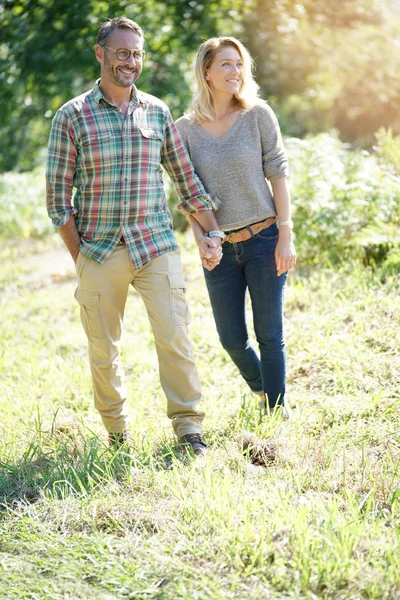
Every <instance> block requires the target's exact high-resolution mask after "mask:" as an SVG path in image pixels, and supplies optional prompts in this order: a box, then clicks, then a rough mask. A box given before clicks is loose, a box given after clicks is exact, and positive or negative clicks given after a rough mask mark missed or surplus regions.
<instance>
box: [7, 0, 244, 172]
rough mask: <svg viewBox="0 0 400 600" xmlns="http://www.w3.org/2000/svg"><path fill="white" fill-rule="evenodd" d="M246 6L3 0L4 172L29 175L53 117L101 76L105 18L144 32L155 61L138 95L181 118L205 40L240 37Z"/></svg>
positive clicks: (237, 2) (192, 1)
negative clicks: (193, 62)
mask: <svg viewBox="0 0 400 600" xmlns="http://www.w3.org/2000/svg"><path fill="white" fill-rule="evenodd" d="M3 1H4V0H3ZM247 1H248V0H219V1H218V0H201V1H199V2H197V1H196V0H166V1H164V2H162V1H160V0H137V1H136V2H135V3H134V4H133V3H132V4H131V3H129V2H128V1H127V0H119V1H116V0H110V1H109V2H105V1H102V0H96V1H95V0H86V2H81V0H5V4H4V6H3V7H1V6H0V39H1V46H0V103H1V106H2V111H1V116H0V144H1V146H2V148H3V149H6V152H3V153H2V154H1V155H0V171H5V170H11V169H14V168H19V169H22V170H23V169H30V168H32V166H33V165H34V161H35V159H37V158H38V157H40V155H39V150H40V148H42V147H44V146H45V145H46V142H47V137H48V131H49V127H50V122H51V117H52V116H53V115H54V112H55V111H56V110H57V108H58V107H59V106H61V105H62V104H63V103H64V102H66V101H67V100H69V99H70V98H71V97H73V96H75V95H77V94H79V93H81V92H83V91H85V90H86V89H89V88H90V87H91V86H92V85H93V82H94V80H95V79H96V78H97V77H98V73H99V69H98V63H97V62H96V61H95V59H94V46H95V37H96V34H97V31H98V29H99V27H100V25H101V23H102V22H103V21H104V20H105V19H106V18H107V17H113V16H117V15H125V16H128V17H130V18H132V19H133V20H137V21H138V22H139V24H140V25H141V26H142V28H143V29H144V31H145V34H146V38H147V40H148V42H147V49H148V51H149V60H148V62H147V64H146V66H145V69H144V71H143V74H142V76H141V78H140V88H141V89H143V90H144V91H148V92H149V93H152V94H154V95H157V96H159V97H161V98H162V99H163V100H165V101H166V102H167V103H168V104H169V105H170V107H171V109H172V111H173V113H174V114H175V115H176V116H178V115H179V114H181V113H182V111H183V110H184V109H185V107H186V106H187V104H188V102H189V98H190V89H189V77H188V71H189V67H190V64H189V63H190V58H191V56H192V53H193V51H194V50H195V49H196V47H197V46H198V45H199V44H200V43H201V42H202V41H203V40H204V39H205V38H207V37H210V36H212V35H217V34H220V33H232V32H234V33H235V32H236V31H238V23H240V20H238V15H239V11H244V10H246V6H247V4H246V2H247Z"/></svg>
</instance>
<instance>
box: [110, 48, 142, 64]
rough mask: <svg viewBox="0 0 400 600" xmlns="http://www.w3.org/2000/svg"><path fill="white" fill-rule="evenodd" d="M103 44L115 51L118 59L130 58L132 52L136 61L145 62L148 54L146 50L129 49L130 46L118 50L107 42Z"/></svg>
mask: <svg viewBox="0 0 400 600" xmlns="http://www.w3.org/2000/svg"><path fill="white" fill-rule="evenodd" d="M101 46H102V47H103V48H108V50H112V51H113V52H115V54H116V55H117V58H118V60H129V59H130V57H131V54H132V55H133V58H134V59H135V61H136V62H143V61H144V59H145V58H146V56H147V55H146V52H145V51H144V50H129V48H118V50H114V48H110V46H106V45H105V44H101Z"/></svg>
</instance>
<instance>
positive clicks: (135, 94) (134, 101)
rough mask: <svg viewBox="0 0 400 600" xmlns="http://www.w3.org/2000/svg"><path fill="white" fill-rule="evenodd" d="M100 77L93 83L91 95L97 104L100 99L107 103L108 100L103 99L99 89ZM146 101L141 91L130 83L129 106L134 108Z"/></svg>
mask: <svg viewBox="0 0 400 600" xmlns="http://www.w3.org/2000/svg"><path fill="white" fill-rule="evenodd" d="M99 84H100V79H98V80H97V81H96V83H95V86H94V88H93V97H94V99H95V101H96V102H97V104H100V100H103V101H104V102H107V104H108V100H106V99H105V97H104V94H103V92H102V91H101V89H100V85H99ZM147 102H148V101H147V100H146V98H145V97H144V96H143V94H142V92H141V91H140V90H138V89H137V87H136V86H135V85H132V98H131V101H130V105H129V108H132V109H133V108H136V107H137V106H138V104H140V103H142V104H145V103H147Z"/></svg>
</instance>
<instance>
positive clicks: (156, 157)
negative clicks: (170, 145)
mask: <svg viewBox="0 0 400 600" xmlns="http://www.w3.org/2000/svg"><path fill="white" fill-rule="evenodd" d="M139 130H140V138H141V139H140V143H141V146H142V150H143V156H144V157H146V158H148V160H149V162H150V163H151V164H155V165H157V166H158V167H159V166H160V160H161V149H162V146H163V143H164V134H163V133H162V132H161V131H159V130H158V129H152V128H150V127H139Z"/></svg>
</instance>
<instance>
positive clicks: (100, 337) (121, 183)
mask: <svg viewBox="0 0 400 600" xmlns="http://www.w3.org/2000/svg"><path fill="white" fill-rule="evenodd" d="M143 44H144V35H143V31H142V29H141V28H140V27H139V25H137V23H135V22H133V21H131V20H129V19H126V18H124V17H118V18H114V19H111V20H108V21H106V22H105V23H103V25H102V26H101V28H100V30H99V33H98V37H97V44H96V59H97V61H98V62H99V63H100V66H101V79H100V80H98V81H97V82H96V85H95V86H94V88H93V89H92V90H91V91H89V92H86V93H84V94H82V95H81V96H78V97H77V98H74V99H73V100H71V101H70V102H67V103H66V104H65V105H64V106H62V107H61V109H60V110H59V111H58V112H57V114H56V115H55V117H54V120H53V124H52V129H51V133H50V140H49V152H48V163H47V170H46V181H47V208H48V213H49V216H50V218H51V219H52V221H53V223H54V225H55V226H57V227H58V228H59V230H60V234H61V236H62V239H63V241H64V243H65V245H66V246H67V248H68V250H69V251H70V253H71V256H72V258H73V260H74V261H75V263H76V271H77V276H78V287H77V290H76V293H75V297H76V299H77V301H78V302H79V304H80V307H81V320H82V324H83V327H84V329H85V332H86V334H87V337H88V342H89V357H90V367H91V372H92V380H93V390H94V400H95V406H96V408H97V410H98V411H99V412H100V415H101V418H102V420H103V423H104V425H105V427H106V429H107V431H108V432H109V442H110V444H111V445H112V446H118V445H120V444H122V443H123V442H124V441H126V439H127V437H128V425H127V413H126V408H125V399H126V394H125V389H124V383H123V372H122V369H121V365H120V340H121V333H122V323H123V317H124V309H125V304H126V299H127V294H128V289H129V285H133V287H134V288H135V289H136V290H137V291H138V292H139V294H140V295H141V297H142V299H143V301H144V303H145V306H146V310H147V313H148V316H149V320H150V323H151V327H152V330H153V334H154V338H155V342H156V349H157V354H158V360H159V370H160V381H161V385H162V387H163V390H164V392H165V395H166V397H167V414H168V416H169V418H170V419H171V420H172V426H173V429H174V431H175V433H176V435H177V436H178V440H179V442H180V443H185V444H188V445H189V446H190V447H191V448H192V449H193V452H194V453H195V454H201V453H202V452H203V451H204V450H205V449H206V443H205V441H204V438H203V437H202V434H201V425H202V420H203V418H204V413H203V412H201V411H199V410H198V409H197V408H196V405H197V403H198V402H199V400H200V397H201V390H200V384H199V379H198V373H197V370H196V367H195V364H194V361H193V354H192V349H191V345H190V342H189V339H188V331H187V325H188V308H187V305H186V300H185V297H184V292H185V282H184V278H183V273H182V268H181V263H180V256H179V254H180V251H179V247H178V245H177V243H176V240H175V237H174V234H173V230H172V218H171V214H170V212H169V210H168V207H167V203H166V199H165V193H164V188H163V183H162V175H161V165H162V166H164V167H165V168H166V170H167V171H168V173H169V175H170V177H171V179H172V181H173V182H174V184H175V186H176V188H177V192H178V194H179V196H180V198H181V205H180V209H181V211H183V212H186V213H187V214H189V213H190V214H193V216H194V217H195V218H196V219H197V221H198V222H199V223H200V225H201V226H202V228H203V230H204V231H212V233H214V234H215V233H218V232H215V231H213V230H218V227H217V223H216V220H215V218H214V216H213V213H212V210H213V209H216V208H218V200H212V199H211V198H210V197H209V196H208V195H207V194H206V192H205V190H204V188H203V187H202V185H201V183H200V181H199V180H198V178H197V176H196V175H195V173H194V171H193V168H192V165H191V163H190V162H189V159H188V157H187V155H186V153H185V150H184V148H183V145H182V142H181V140H180V138H179V135H178V133H177V131H176V128H175V125H174V123H173V120H172V117H171V115H170V113H169V111H168V108H167V107H166V105H165V104H164V103H163V102H161V100H158V99H157V98H155V97H154V96H150V95H149V94H145V93H143V92H140V91H139V90H138V89H137V88H136V87H135V85H134V82H135V81H136V80H137V79H138V77H139V76H140V73H141V71H142V64H143V60H144V58H145V52H144V50H143ZM72 188H75V190H76V191H75V195H74V199H73V203H72V198H71V196H72ZM220 241H221V240H220V239H219V238H218V237H214V238H213V239H212V240H210V239H209V238H207V237H205V238H204V242H203V251H204V253H207V252H208V255H209V256H210V257H211V259H212V260H213V261H214V263H215V264H217V263H218V261H219V259H220V256H221V250H220Z"/></svg>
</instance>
